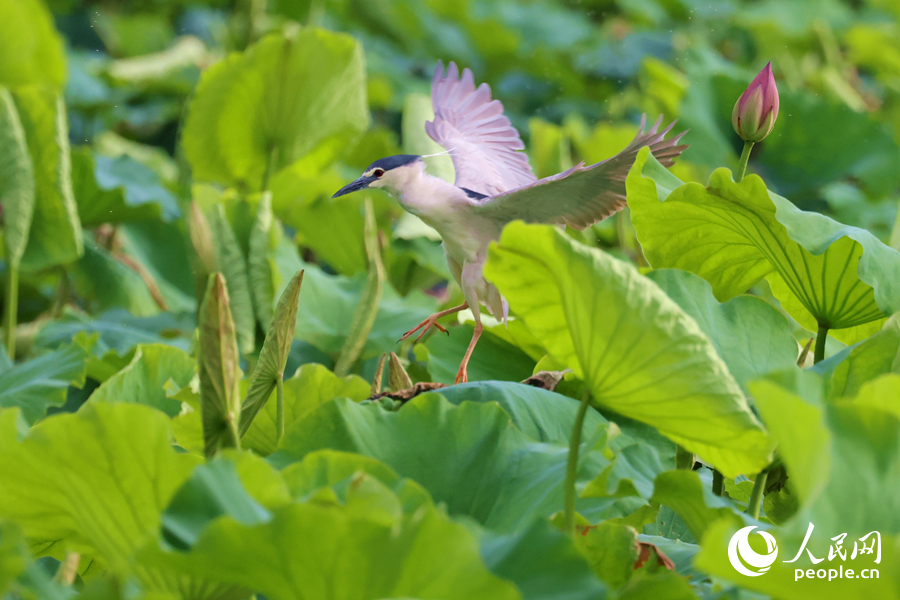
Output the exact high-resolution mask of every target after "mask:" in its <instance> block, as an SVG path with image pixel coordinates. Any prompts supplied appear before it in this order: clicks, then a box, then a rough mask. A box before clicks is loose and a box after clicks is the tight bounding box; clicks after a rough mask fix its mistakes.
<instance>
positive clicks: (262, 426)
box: [241, 364, 370, 456]
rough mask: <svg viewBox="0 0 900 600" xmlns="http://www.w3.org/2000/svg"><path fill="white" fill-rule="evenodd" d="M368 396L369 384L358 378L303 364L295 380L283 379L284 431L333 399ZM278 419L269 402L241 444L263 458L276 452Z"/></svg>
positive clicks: (314, 365) (257, 415) (293, 378)
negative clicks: (276, 421) (276, 420)
mask: <svg viewBox="0 0 900 600" xmlns="http://www.w3.org/2000/svg"><path fill="white" fill-rule="evenodd" d="M369 393H370V389H369V384H368V383H366V381H365V380H363V379H362V378H360V377H358V376H356V375H349V376H347V377H338V376H337V375H335V374H334V373H332V372H331V371H329V370H328V369H327V368H325V367H323V366H322V365H316V364H307V365H303V366H301V367H300V368H299V369H297V372H296V373H294V376H293V377H291V378H289V379H285V380H284V422H285V429H289V428H290V427H291V425H292V424H293V423H295V422H297V421H299V420H301V419H302V418H303V417H304V416H305V415H306V414H307V413H309V412H310V411H312V410H314V409H316V408H318V407H319V406H320V405H322V404H324V403H325V402H328V401H329V400H331V399H332V398H350V399H351V400H356V401H359V400H365V399H366V398H368V397H369ZM275 417H276V405H275V402H274V400H272V399H270V400H269V401H268V402H266V403H265V405H264V407H263V408H262V410H260V411H259V413H257V414H256V417H255V418H254V419H253V422H252V423H251V424H250V427H249V429H247V433H246V434H244V437H243V438H242V439H241V443H242V444H244V445H245V446H246V447H248V448H252V449H253V450H255V451H256V452H258V453H260V454H262V455H263V456H265V455H268V454H271V453H272V452H275V450H276V449H277V448H278V444H277V439H278V435H277V431H276V428H275ZM242 418H243V415H242Z"/></svg>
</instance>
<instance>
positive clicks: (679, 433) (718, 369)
mask: <svg viewBox="0 0 900 600" xmlns="http://www.w3.org/2000/svg"><path fill="white" fill-rule="evenodd" d="M485 275H486V277H487V278H488V279H489V280H490V281H491V282H493V283H494V284H495V285H496V286H497V287H498V288H499V289H500V291H501V292H502V293H503V295H504V296H506V298H507V299H508V300H509V303H510V307H511V309H512V310H513V312H514V313H515V314H516V315H518V317H519V318H521V319H522V320H523V321H524V322H525V325H526V327H527V328H528V329H529V330H530V331H531V333H532V334H533V335H534V336H535V337H536V338H537V339H540V340H542V342H543V343H544V345H545V347H546V348H547V351H548V352H549V353H550V355H551V356H552V357H553V358H554V359H555V360H557V361H558V362H559V363H560V364H563V365H566V366H568V367H569V368H571V369H572V370H573V372H574V373H575V375H576V376H577V377H579V378H581V379H582V380H584V381H585V383H586V384H587V386H588V388H589V389H590V391H591V393H592V398H593V402H594V403H595V404H596V405H597V406H600V407H603V408H605V409H608V410H613V411H615V412H618V413H620V414H622V415H625V416H626V417H629V418H631V419H636V420H638V421H641V422H644V423H648V424H650V425H652V426H654V427H656V428H657V429H658V430H659V431H660V433H662V434H663V435H665V436H666V437H668V438H669V439H671V440H673V441H675V442H676V443H679V444H681V445H683V446H684V447H686V448H687V449H688V450H691V451H692V452H694V453H696V454H698V455H700V456H702V457H703V458H704V459H705V460H707V461H710V462H712V463H713V464H715V465H716V467H717V468H718V469H719V470H720V471H722V472H723V473H725V474H726V475H729V476H736V475H738V474H740V473H742V472H754V471H758V470H759V469H761V468H762V467H764V466H765V465H766V464H767V463H768V460H769V455H770V453H771V445H770V442H769V440H768V438H767V436H766V434H765V432H764V431H763V430H762V427H761V426H760V424H759V422H758V421H757V420H756V418H755V417H754V416H753V414H752V413H751V412H750V408H749V406H748V405H747V401H746V399H745V398H744V396H743V394H742V393H741V390H740V387H739V386H738V384H737V382H736V381H735V380H734V379H733V378H732V377H731V375H730V374H729V373H728V368H727V366H726V365H725V363H724V362H723V361H722V359H721V358H719V356H718V354H716V351H715V347H714V346H713V344H712V343H711V342H710V341H709V338H707V337H706V335H704V333H703V332H702V330H701V329H700V327H699V326H698V325H697V323H696V322H695V321H694V320H693V319H691V318H690V317H689V316H688V315H687V314H685V313H684V312H683V311H682V310H681V309H680V308H679V307H678V305H677V304H675V302H673V301H672V300H671V299H670V298H669V297H668V296H666V295H665V294H664V293H663V292H662V291H661V290H660V289H659V287H657V286H656V285H655V284H653V283H652V282H651V281H649V280H648V279H647V278H645V277H642V276H641V275H640V274H639V273H638V272H637V270H636V269H634V268H633V267H632V266H631V265H629V264H626V263H624V262H622V261H619V260H617V259H615V258H612V257H611V256H609V255H608V254H606V253H603V252H600V251H598V250H594V249H589V248H587V247H585V246H581V245H579V244H577V243H575V242H573V241H572V240H571V239H570V238H568V237H567V236H565V235H564V234H562V233H561V232H559V231H557V230H556V229H554V228H552V227H548V226H535V225H525V224H523V223H512V224H510V225H508V226H507V227H506V228H505V229H504V231H503V235H502V236H501V238H500V241H499V243H495V244H493V245H492V246H491V248H490V250H489V257H488V263H487V265H486V267H485Z"/></svg>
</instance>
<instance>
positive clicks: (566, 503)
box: [563, 392, 591, 533]
mask: <svg viewBox="0 0 900 600" xmlns="http://www.w3.org/2000/svg"><path fill="white" fill-rule="evenodd" d="M590 399H591V394H590V392H585V393H584V395H583V396H582V397H581V405H580V406H579V407H578V413H577V414H576V415H575V425H574V426H573V427H572V437H571V438H570V439H569V459H568V461H567V462H566V482H565V488H564V489H565V496H564V499H563V509H564V511H563V514H564V515H565V524H566V531H569V532H571V533H574V532H575V479H576V477H577V476H578V449H579V448H580V447H581V429H582V428H583V427H584V416H585V414H587V409H588V404H589V402H590Z"/></svg>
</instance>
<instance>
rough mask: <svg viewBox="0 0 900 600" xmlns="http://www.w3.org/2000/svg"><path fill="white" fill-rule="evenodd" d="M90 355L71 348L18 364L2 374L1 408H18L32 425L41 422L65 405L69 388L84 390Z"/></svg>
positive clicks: (74, 345)
mask: <svg viewBox="0 0 900 600" xmlns="http://www.w3.org/2000/svg"><path fill="white" fill-rule="evenodd" d="M87 360H88V351H87V350H86V349H85V348H83V347H82V346H80V345H78V344H68V345H66V346H64V347H63V348H60V349H59V350H54V351H52V352H48V353H46V354H43V355H41V356H39V357H37V358H33V359H31V360H29V361H27V362H23V363H19V364H18V365H15V366H14V367H12V368H11V369H7V370H5V371H3V372H2V373H0V407H2V408H8V407H12V406H18V407H19V408H20V409H21V410H22V414H23V415H24V416H25V419H26V420H27V421H28V422H29V423H34V422H35V421H37V420H39V419H41V418H42V417H43V416H44V414H45V413H46V412H47V408H48V407H50V406H52V405H61V404H63V403H64V402H65V401H66V391H67V389H68V388H69V386H70V385H76V386H78V387H83V386H84V377H85V363H86V362H87Z"/></svg>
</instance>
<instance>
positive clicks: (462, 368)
mask: <svg viewBox="0 0 900 600" xmlns="http://www.w3.org/2000/svg"><path fill="white" fill-rule="evenodd" d="M482 329H484V326H483V325H482V324H481V322H480V321H479V322H478V323H475V333H474V334H473V335H472V341H471V342H469V347H468V349H467V350H466V355H465V356H463V359H462V362H461V363H460V364H459V371H457V372H456V381H454V382H453V383H466V382H468V381H469V375H468V373H466V367H468V366H469V359H470V358H472V352H473V351H474V350H475V344H477V343H478V338H480V337H481V330H482Z"/></svg>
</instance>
